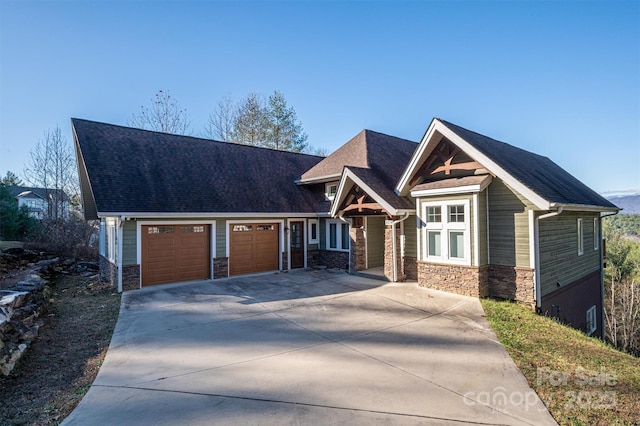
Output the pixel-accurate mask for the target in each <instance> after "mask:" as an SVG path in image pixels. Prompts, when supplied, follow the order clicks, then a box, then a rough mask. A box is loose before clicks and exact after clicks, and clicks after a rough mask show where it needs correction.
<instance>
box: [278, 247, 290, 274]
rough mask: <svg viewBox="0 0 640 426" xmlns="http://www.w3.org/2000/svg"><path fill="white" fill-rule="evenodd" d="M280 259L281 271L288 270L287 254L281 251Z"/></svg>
mask: <svg viewBox="0 0 640 426" xmlns="http://www.w3.org/2000/svg"><path fill="white" fill-rule="evenodd" d="M280 258H281V259H282V270H283V271H286V270H287V269H289V260H288V259H287V252H286V251H283V252H282V255H281V256H280Z"/></svg>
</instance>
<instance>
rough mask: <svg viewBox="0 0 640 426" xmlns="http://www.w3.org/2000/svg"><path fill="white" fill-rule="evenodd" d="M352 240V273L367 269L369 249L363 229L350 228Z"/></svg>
mask: <svg viewBox="0 0 640 426" xmlns="http://www.w3.org/2000/svg"><path fill="white" fill-rule="evenodd" d="M349 237H350V238H351V259H350V262H351V272H356V271H364V270H365V269H367V248H366V241H365V239H364V230H363V229H362V228H355V227H351V228H349Z"/></svg>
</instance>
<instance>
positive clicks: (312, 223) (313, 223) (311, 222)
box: [307, 219, 320, 244]
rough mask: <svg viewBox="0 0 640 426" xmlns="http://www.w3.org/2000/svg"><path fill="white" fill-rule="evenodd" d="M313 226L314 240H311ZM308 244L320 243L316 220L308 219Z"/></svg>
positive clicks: (318, 226) (318, 227)
mask: <svg viewBox="0 0 640 426" xmlns="http://www.w3.org/2000/svg"><path fill="white" fill-rule="evenodd" d="M314 225H315V227H316V238H311V228H312V227H313V226H314ZM308 230H309V232H308V234H309V235H308V236H307V237H308V238H307V240H308V244H319V243H320V223H319V222H318V219H309V225H308Z"/></svg>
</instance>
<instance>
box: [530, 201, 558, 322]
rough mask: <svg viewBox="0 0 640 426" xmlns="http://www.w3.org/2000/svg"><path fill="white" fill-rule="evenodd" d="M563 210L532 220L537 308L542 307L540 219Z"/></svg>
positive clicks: (556, 214)
mask: <svg viewBox="0 0 640 426" xmlns="http://www.w3.org/2000/svg"><path fill="white" fill-rule="evenodd" d="M563 211H564V207H559V208H558V210H557V211H555V212H551V213H547V214H543V215H541V216H538V217H536V218H535V220H534V222H533V223H534V225H533V228H534V229H533V234H534V238H533V240H534V252H535V254H534V265H533V267H534V273H533V280H534V283H533V284H534V285H533V287H534V289H535V297H536V308H537V309H538V310H539V309H540V308H542V290H541V287H540V231H539V229H540V220H542V219H547V218H549V217H554V216H558V215H559V214H561V213H562V212H563Z"/></svg>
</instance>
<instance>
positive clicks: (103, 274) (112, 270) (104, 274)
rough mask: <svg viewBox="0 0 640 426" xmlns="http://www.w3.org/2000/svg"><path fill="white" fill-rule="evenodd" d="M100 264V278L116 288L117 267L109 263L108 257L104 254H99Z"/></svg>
mask: <svg viewBox="0 0 640 426" xmlns="http://www.w3.org/2000/svg"><path fill="white" fill-rule="evenodd" d="M98 263H99V265H100V279H101V280H102V281H103V282H106V283H109V284H111V285H112V286H113V287H115V288H116V289H117V288H118V267H117V266H116V265H115V264H113V263H111V261H109V259H107V258H106V257H104V256H100V258H99V259H98Z"/></svg>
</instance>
